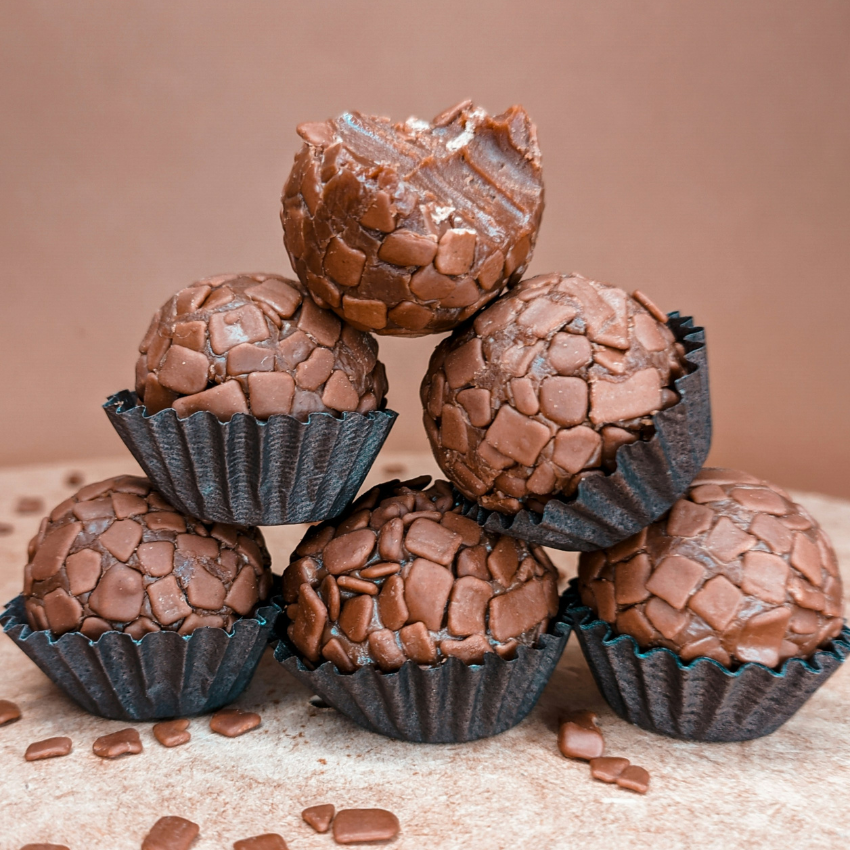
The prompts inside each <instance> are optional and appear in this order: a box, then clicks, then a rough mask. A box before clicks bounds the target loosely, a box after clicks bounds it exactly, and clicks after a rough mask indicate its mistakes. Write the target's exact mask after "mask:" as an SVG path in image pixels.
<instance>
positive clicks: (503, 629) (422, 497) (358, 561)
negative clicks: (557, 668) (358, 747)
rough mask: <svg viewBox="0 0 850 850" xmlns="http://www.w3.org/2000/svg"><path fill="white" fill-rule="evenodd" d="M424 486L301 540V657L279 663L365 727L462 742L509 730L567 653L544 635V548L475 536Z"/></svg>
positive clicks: (548, 573) (360, 509) (558, 639)
mask: <svg viewBox="0 0 850 850" xmlns="http://www.w3.org/2000/svg"><path fill="white" fill-rule="evenodd" d="M429 481H430V478H428V477H427V476H426V477H423V478H421V479H415V480H413V481H409V482H406V483H403V484H400V483H398V482H397V481H396V482H389V483H387V484H384V485H381V486H379V487H376V488H374V489H372V490H371V491H369V492H368V493H367V494H366V495H365V496H363V497H361V498H360V499H359V500H358V501H357V502H355V503H354V505H352V507H351V508H350V509H349V510H348V511H347V512H346V513H345V514H344V516H343V517H342V518H341V519H340V521H336V522H327V523H324V524H322V525H320V526H317V527H316V528H314V529H311V531H310V532H309V533H308V534H307V536H306V537H305V538H304V540H303V541H302V542H301V544H300V545H299V546H298V547H297V549H296V550H295V552H294V554H293V556H292V562H291V563H290V565H289V567H288V568H287V569H286V571H285V573H284V581H283V597H284V601H285V602H287V603H288V604H289V607H288V608H287V609H286V613H287V616H288V617H289V619H290V621H291V623H290V625H289V627H288V629H287V635H288V639H289V643H290V647H291V650H292V651H293V652H294V653H295V655H296V656H297V657H293V658H289V659H287V654H288V653H286V652H283V653H282V654H281V655H280V656H279V657H280V660H283V661H285V662H286V665H287V668H288V669H289V670H290V671H292V672H294V673H295V675H296V676H297V677H298V678H300V679H301V680H302V681H304V682H305V684H307V685H308V686H309V687H311V688H313V689H314V690H315V691H316V693H318V694H319V696H320V697H321V698H322V699H324V700H325V702H327V703H329V704H330V705H333V706H335V707H336V708H338V709H339V710H340V711H342V712H343V713H345V714H348V715H349V716H351V717H352V718H353V719H354V720H356V721H357V722H359V723H361V724H362V725H365V726H367V727H368V728H372V729H374V730H375V731H379V732H382V733H383V734H389V735H392V736H393V737H403V738H407V739H410V740H471V739H472V738H474V737H483V736H484V735H486V734H495V732H497V731H502V730H503V729H505V728H508V727H509V726H512V725H514V724H515V723H518V722H519V721H520V720H521V719H522V717H524V716H525V714H526V713H527V712H528V711H529V710H530V709H531V707H532V706H533V705H534V703H535V702H536V700H537V698H538V697H539V694H540V691H541V690H542V688H543V686H545V683H546V680H547V679H548V677H549V675H550V674H551V672H552V670H553V669H554V664H555V663H557V659H558V657H559V655H560V652H561V650H562V649H563V644H564V643H565V642H566V634H563V635H561V634H555V633H553V631H552V629H550V628H549V626H550V620H551V618H553V617H554V616H555V614H556V613H557V612H558V590H557V572H556V571H555V569H554V567H553V566H552V564H551V562H550V561H549V559H548V557H547V555H546V553H545V552H544V551H543V549H541V548H540V547H538V546H534V545H531V546H529V545H527V544H526V543H524V542H522V541H518V540H514V539H513V538H511V537H507V536H497V535H493V534H490V533H488V532H485V531H482V529H481V528H480V527H479V526H478V525H477V523H475V522H473V521H472V520H470V519H467V518H466V517H464V516H462V515H461V514H460V513H459V512H458V510H457V509H456V507H455V499H454V495H453V493H452V489H451V487H450V486H449V484H448V483H447V482H445V481H437V482H435V483H434V484H433V485H432V486H430V487H428V486H427V485H428V482H429ZM426 487H427V489H426ZM437 692H439V694H440V695H441V696H440V697H439V699H437V698H435V693H437ZM476 700H477V702H476ZM485 701H486V702H487V706H488V707H487V708H486V709H485V708H481V709H480V711H478V712H472V714H471V715H470V710H469V706H475V705H478V706H481V705H483V703H484V702H485ZM402 706H403V707H402Z"/></svg>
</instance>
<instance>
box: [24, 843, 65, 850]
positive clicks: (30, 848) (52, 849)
mask: <svg viewBox="0 0 850 850" xmlns="http://www.w3.org/2000/svg"><path fill="white" fill-rule="evenodd" d="M21 850H69V848H68V846H67V845H66V844H24V846H23V847H21Z"/></svg>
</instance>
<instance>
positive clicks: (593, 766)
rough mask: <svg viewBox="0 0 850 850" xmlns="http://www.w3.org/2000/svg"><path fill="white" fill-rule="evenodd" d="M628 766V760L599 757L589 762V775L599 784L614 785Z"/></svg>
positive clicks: (615, 757)
mask: <svg viewBox="0 0 850 850" xmlns="http://www.w3.org/2000/svg"><path fill="white" fill-rule="evenodd" d="M628 766H629V760H628V759H625V758H620V757H619V756H599V757H597V758H593V759H591V760H590V775H591V776H592V777H593V778H594V779H598V780H599V781H600V782H608V783H614V782H616V781H617V777H618V776H619V775H620V774H621V773H622V772H623V771H624V770H625V769H626V768H627V767H628Z"/></svg>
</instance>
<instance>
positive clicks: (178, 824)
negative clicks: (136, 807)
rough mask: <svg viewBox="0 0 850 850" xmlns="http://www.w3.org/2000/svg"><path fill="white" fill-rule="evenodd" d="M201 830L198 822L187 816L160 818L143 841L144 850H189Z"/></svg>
mask: <svg viewBox="0 0 850 850" xmlns="http://www.w3.org/2000/svg"><path fill="white" fill-rule="evenodd" d="M200 831H201V829H200V827H199V826H198V824H196V823H192V821H190V820H186V819H185V818H178V817H173V816H169V817H164V818H160V819H159V820H158V821H157V822H156V823H155V824H154V825H153V826H152V827H151V831H150V832H149V833H148V834H147V835H146V836H145V839H144V841H142V850H189V848H190V847H191V846H192V844H194V843H195V839H196V838H197V837H198V833H199V832H200Z"/></svg>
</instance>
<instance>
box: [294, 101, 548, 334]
mask: <svg viewBox="0 0 850 850" xmlns="http://www.w3.org/2000/svg"><path fill="white" fill-rule="evenodd" d="M298 133H299V135H300V136H301V138H302V139H304V146H303V147H302V148H301V150H300V151H299V152H298V154H297V155H296V157H295V164H294V165H293V167H292V172H291V173H290V175H289V179H288V180H287V182H286V185H285V187H284V190H283V199H282V203H283V206H282V208H281V221H282V222H283V231H284V242H285V244H286V249H287V251H288V252H289V257H290V259H291V260H292V267H293V268H294V269H295V270H296V271H297V273H298V277H299V278H300V279H301V281H302V282H303V283H304V285H305V286H307V288H308V289H309V290H310V292H311V294H312V296H313V298H314V299H316V300H317V303H320V304H322V305H324V306H327V307H329V308H330V309H332V310H333V311H334V312H336V313H337V314H338V315H339V316H342V317H343V318H344V319H346V320H347V321H349V322H351V324H353V325H354V326H355V327H358V328H361V329H362V330H369V331H373V332H374V333H377V334H393V335H397V336H421V335H423V334H429V333H439V332H440V331H446V330H450V329H451V328H453V327H455V326H456V325H457V324H458V323H460V322H462V321H463V320H464V319H466V318H468V317H469V316H472V315H473V314H474V313H475V312H476V311H477V310H479V309H480V308H481V307H482V306H484V305H485V304H486V303H487V302H488V301H492V300H493V298H495V297H496V295H497V293H498V292H499V290H501V289H502V288H503V287H504V286H506V285H507V286H510V285H511V284H512V283H514V282H516V281H518V280H519V279H520V277H521V276H522V273H523V271H524V270H525V268H526V266H527V264H528V262H529V261H530V260H531V254H532V250H533V248H534V243H535V241H536V239H537V230H538V227H539V226H540V217H541V215H542V213H543V181H542V176H541V168H540V149H539V147H538V145H537V130H536V128H535V127H534V124H532V123H531V120H530V119H529V117H528V115H527V114H526V112H525V110H524V109H523V108H522V107H521V106H512V107H511V108H510V109H508V110H507V111H505V112H504V113H503V114H502V115H496V116H492V117H491V116H490V115H488V114H487V113H486V112H485V111H484V110H483V109H481V108H480V107H476V106H473V104H472V102H471V101H464V102H463V103H459V104H458V105H457V106H455V107H453V108H451V109H448V110H446V111H445V112H444V113H442V114H441V115H438V116H437V117H436V118H434V119H433V121H431V122H430V123H429V122H427V121H421V120H419V119H418V118H409V119H408V120H407V121H405V122H404V123H401V124H393V123H392V122H391V121H390V120H389V119H388V118H379V117H374V116H369V115H362V114H360V113H359V112H347V113H345V114H344V115H341V116H340V117H339V118H335V119H332V120H329V121H321V122H314V123H308V124H301V125H300V126H299V127H298Z"/></svg>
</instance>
